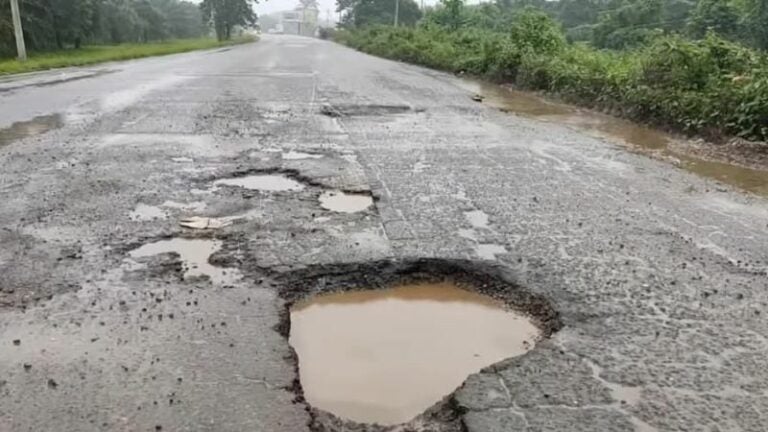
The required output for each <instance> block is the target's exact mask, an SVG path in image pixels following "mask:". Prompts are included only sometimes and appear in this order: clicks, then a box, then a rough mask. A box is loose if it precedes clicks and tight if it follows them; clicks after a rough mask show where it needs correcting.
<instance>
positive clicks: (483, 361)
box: [289, 282, 541, 425]
mask: <svg viewBox="0 0 768 432" xmlns="http://www.w3.org/2000/svg"><path fill="white" fill-rule="evenodd" d="M540 336H541V331H540V330H539V329H538V328H537V327H536V326H535V325H534V324H533V323H532V322H531V321H530V320H529V319H528V318H527V317H525V316H524V315H522V314H519V313H516V312H513V311H510V310H508V309H507V308H505V307H504V305H503V304H502V303H500V302H498V301H496V300H494V299H491V298H490V297H486V296H484V295H481V294H478V293H475V292H471V291H467V290H464V289H461V288H459V287H457V286H456V285H454V284H452V283H448V282H443V283H429V284H427V283H424V284H416V285H400V286H397V287H395V288H390V289H385V290H373V291H352V292H345V293H335V294H327V295H321V296H318V297H315V298H312V299H309V300H307V301H304V302H300V303H297V304H296V305H294V307H293V308H291V334H290V339H289V342H290V344H291V346H292V347H293V348H294V349H295V350H296V353H297V354H298V358H299V374H300V379H301V384H302V388H303V390H304V396H305V397H306V398H307V401H308V402H309V403H310V404H312V406H314V407H316V408H319V409H323V410H325V411H329V412H331V413H333V414H335V415H337V416H339V417H342V418H346V419H349V420H353V421H356V422H360V423H379V424H382V425H393V424H398V423H403V422H407V421H409V420H411V419H413V418H414V417H415V416H417V415H419V414H420V413H422V412H423V411H424V410H426V409H427V408H429V407H431V406H432V405H434V404H435V403H437V402H439V401H440V400H441V399H442V398H443V397H445V396H446V395H448V394H450V393H451V392H453V391H454V390H455V389H456V388H458V387H459V386H460V385H461V384H462V383H463V382H464V380H465V379H466V378H467V377H468V376H469V375H470V374H472V373H475V372H478V371H479V370H480V369H482V368H484V367H486V366H489V365H491V364H494V363H496V362H498V361H501V360H504V359H507V358H510V357H515V356H519V355H522V354H524V353H526V352H527V351H529V350H530V349H532V348H533V346H534V344H535V343H536V342H537V340H538V339H539V337H540Z"/></svg>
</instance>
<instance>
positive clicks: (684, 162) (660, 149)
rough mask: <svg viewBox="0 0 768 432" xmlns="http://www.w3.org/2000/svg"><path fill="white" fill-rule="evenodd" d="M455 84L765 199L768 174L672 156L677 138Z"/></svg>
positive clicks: (525, 96) (473, 84) (533, 98)
mask: <svg viewBox="0 0 768 432" xmlns="http://www.w3.org/2000/svg"><path fill="white" fill-rule="evenodd" d="M457 82H458V83H459V85H460V86H462V87H463V88H465V89H467V90H469V91H471V92H474V93H479V94H481V95H483V96H484V97H485V99H484V103H486V104H488V105H490V106H493V107H495V108H498V109H500V110H502V111H505V112H510V113H514V114H519V115H522V116H525V117H530V118H537V119H540V120H544V121H551V122H553V123H558V124H566V125H569V126H573V127H575V128H577V129H581V130H585V131H588V132H591V133H592V134H594V135H596V136H599V137H602V138H608V139H614V140H618V141H620V142H622V143H624V144H626V145H628V146H630V147H632V148H634V149H637V150H640V151H642V152H644V153H652V154H659V153H660V154H661V155H662V156H666V157H670V158H673V159H677V160H679V161H680V162H681V163H680V167H681V168H683V169H685V170H687V171H690V172H693V173H696V174H698V175H701V176H704V177H709V178H714V179H716V180H719V181H721V182H723V183H726V184H730V185H733V186H736V187H738V188H741V189H744V190H747V191H750V192H753V193H756V194H760V195H768V171H761V170H755V169H750V168H745V167H741V166H738V165H732V164H728V163H724V162H710V161H707V160H705V159H701V158H697V157H694V156H690V155H685V154H681V153H678V152H675V151H673V150H672V149H670V144H672V143H674V142H675V140H677V139H678V138H676V137H674V136H672V135H670V134H667V133H664V132H662V131H659V130H656V129H653V128H649V127H645V126H641V125H638V124H636V123H633V122H631V121H629V120H624V119H621V118H618V117H613V116H610V115H607V114H602V113H598V112H595V111H589V110H586V109H581V108H578V107H574V106H571V105H566V104H560V103H555V102H551V101H547V100H545V99H544V98H542V97H540V96H538V95H536V94H533V93H528V92H524V91H517V90H513V89H509V88H506V87H502V86H498V85H495V84H491V83H485V82H482V81H473V80H458V81H457Z"/></svg>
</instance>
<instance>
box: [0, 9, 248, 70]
mask: <svg viewBox="0 0 768 432" xmlns="http://www.w3.org/2000/svg"><path fill="white" fill-rule="evenodd" d="M19 4H20V9H21V18H22V27H23V28H24V38H25V41H26V44H27V49H29V50H30V51H52V50H61V49H66V48H79V47H80V46H81V45H84V44H119V43H127V42H133V43H136V42H138V43H142V42H154V41H163V40H168V39H183V38H195V37H201V36H204V35H207V34H209V33H210V31H211V29H213V30H214V31H215V34H216V36H217V37H218V38H219V39H229V38H230V37H231V35H232V29H233V28H234V27H236V26H248V25H253V24H254V23H255V22H256V14H255V13H254V12H253V9H252V7H251V5H252V4H253V0H204V1H203V2H202V3H201V4H200V5H197V4H195V3H192V2H190V1H185V0H20V1H19ZM10 11H11V9H10V3H9V0H0V57H12V56H13V55H15V49H16V48H15V41H14V35H13V25H12V21H11V13H10Z"/></svg>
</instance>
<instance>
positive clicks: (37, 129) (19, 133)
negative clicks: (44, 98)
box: [0, 114, 64, 147]
mask: <svg viewBox="0 0 768 432" xmlns="http://www.w3.org/2000/svg"><path fill="white" fill-rule="evenodd" d="M63 125H64V121H63V119H62V116H61V114H51V115H44V116H38V117H35V118H33V119H32V120H28V121H20V122H16V123H14V124H12V125H11V126H9V127H7V128H3V129H0V147H2V146H4V145H7V144H10V143H12V142H14V141H16V140H20V139H23V138H27V137H31V136H35V135H40V134H44V133H46V132H48V131H50V130H53V129H58V128H60V127H62V126H63Z"/></svg>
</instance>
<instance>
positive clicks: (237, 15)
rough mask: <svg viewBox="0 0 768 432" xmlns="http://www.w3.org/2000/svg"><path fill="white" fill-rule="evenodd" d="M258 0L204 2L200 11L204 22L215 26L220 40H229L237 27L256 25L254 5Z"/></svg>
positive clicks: (214, 0) (207, 0)
mask: <svg viewBox="0 0 768 432" xmlns="http://www.w3.org/2000/svg"><path fill="white" fill-rule="evenodd" d="M256 2H257V1H256V0H203V2H202V3H200V11H201V12H202V13H203V20H204V21H205V22H207V23H209V24H212V25H213V29H214V30H215V31H216V37H217V38H218V39H219V40H229V39H230V38H231V37H232V29H233V28H234V27H235V26H241V27H247V26H253V25H255V24H256V13H255V12H254V11H253V7H252V5H253V4H254V3H256Z"/></svg>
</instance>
